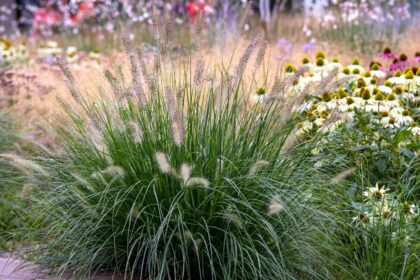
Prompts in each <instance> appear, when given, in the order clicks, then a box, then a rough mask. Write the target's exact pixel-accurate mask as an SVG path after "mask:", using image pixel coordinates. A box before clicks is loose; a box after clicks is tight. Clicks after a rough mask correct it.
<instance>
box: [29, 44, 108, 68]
mask: <svg viewBox="0 0 420 280" xmlns="http://www.w3.org/2000/svg"><path fill="white" fill-rule="evenodd" d="M37 55H38V58H39V60H40V61H41V62H42V63H46V64H54V63H55V62H56V57H62V58H63V59H65V60H66V61H67V62H68V63H75V62H79V61H80V59H82V58H83V57H85V56H86V55H85V53H83V52H80V51H78V50H77V48H76V47H74V46H69V47H67V48H66V49H63V48H61V47H60V46H59V44H58V43H57V42H55V41H47V42H45V43H44V44H41V45H40V46H39V47H38V49H37ZM87 57H88V58H90V59H91V60H93V61H97V60H98V59H99V58H100V55H99V53H98V52H97V51H90V52H89V53H88V54H87Z"/></svg>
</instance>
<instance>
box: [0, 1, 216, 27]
mask: <svg viewBox="0 0 420 280" xmlns="http://www.w3.org/2000/svg"><path fill="white" fill-rule="evenodd" d="M21 8H23V10H24V12H23V13H22V18H20V19H19V21H20V22H21V23H24V24H25V25H27V26H30V27H31V29H32V32H33V33H35V34H39V35H52V34H54V33H57V32H59V31H64V30H69V31H71V32H73V33H79V32H80V31H81V30H82V28H83V27H86V26H88V29H89V30H90V31H93V32H97V33H101V32H114V31H115V28H116V26H117V25H118V22H119V21H121V20H124V21H126V22H127V25H132V24H136V23H146V24H148V25H150V24H152V15H153V12H154V11H153V10H154V9H156V12H157V13H160V14H163V13H166V12H168V13H171V14H172V15H173V16H174V17H173V18H174V22H175V23H178V24H181V23H183V22H185V20H186V19H191V20H193V21H194V20H195V18H196V17H197V15H198V14H202V15H204V16H205V17H210V16H213V15H214V14H215V9H214V7H213V4H212V3H211V1H205V0H196V1H163V0H157V1H115V0H104V1H96V0H78V1H55V0H54V1H53V0H46V1H41V2H40V4H39V5H29V4H26V5H25V6H22V7H21ZM14 9H16V6H15V5H13V6H11V7H3V8H2V9H0V16H8V15H10V14H14V13H15V11H14ZM3 32H8V30H4V29H0V34H2V33H3ZM9 35H10V34H9Z"/></svg>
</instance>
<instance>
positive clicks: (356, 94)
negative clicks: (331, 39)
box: [286, 52, 420, 137]
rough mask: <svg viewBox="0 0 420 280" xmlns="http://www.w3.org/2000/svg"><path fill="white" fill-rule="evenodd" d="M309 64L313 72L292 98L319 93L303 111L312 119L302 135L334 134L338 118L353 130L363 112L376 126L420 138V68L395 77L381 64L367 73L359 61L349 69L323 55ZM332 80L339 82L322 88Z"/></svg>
mask: <svg viewBox="0 0 420 280" xmlns="http://www.w3.org/2000/svg"><path fill="white" fill-rule="evenodd" d="M303 65H304V66H305V67H308V68H309V69H310V71H309V72H307V73H306V74H305V75H303V76H302V77H300V79H299V80H298V81H297V82H295V83H294V85H293V86H292V87H291V88H290V89H289V92H288V93H287V94H288V96H293V95H297V94H300V93H302V92H304V91H307V90H310V89H311V88H315V90H313V91H314V92H316V93H315V96H312V97H311V99H310V100H309V101H308V102H307V103H306V104H305V105H304V106H303V107H301V108H297V109H299V110H301V111H302V112H303V113H304V114H305V115H306V116H307V118H306V120H305V121H304V122H303V123H301V128H300V130H299V133H304V132H309V131H311V130H312V129H315V130H318V129H323V130H325V129H326V128H328V131H331V130H332V129H333V128H337V125H338V122H337V120H333V121H334V124H335V125H333V126H331V125H330V123H329V122H330V121H332V118H331V116H334V117H335V116H336V115H337V114H339V115H340V122H343V121H344V120H345V121H346V122H347V123H349V124H350V125H351V123H352V122H353V119H354V118H355V116H356V114H359V113H362V114H365V115H368V116H369V124H370V125H371V126H372V127H377V126H382V127H383V128H386V129H389V130H391V131H393V132H397V131H398V130H400V129H408V130H410V131H411V133H412V134H413V135H414V136H417V137H418V136H420V127H419V125H418V121H419V120H418V118H419V116H418V111H419V109H418V105H419V103H420V70H418V69H417V68H415V67H412V68H407V69H405V70H404V71H403V72H402V71H397V72H395V73H394V75H391V74H390V73H389V72H385V71H384V70H383V69H382V68H381V67H380V66H379V65H378V64H375V63H373V64H372V65H371V67H370V69H365V68H364V67H363V66H361V65H360V63H359V61H358V60H354V61H353V63H352V64H351V65H348V66H346V67H344V66H343V65H341V64H340V63H339V62H338V60H337V59H333V60H332V61H328V60H327V59H326V57H325V55H324V54H323V53H322V52H318V53H317V55H316V58H315V61H314V62H310V61H309V59H308V58H305V59H303ZM381 69H382V70H381ZM295 71H296V68H295V67H293V66H291V65H288V66H287V67H286V75H294V72H295ZM334 71H335V72H336V73H337V74H336V75H334V73H333V72H334ZM329 75H333V76H335V78H334V80H333V81H330V83H329V84H327V85H322V83H323V81H324V80H325V78H326V77H328V76H329ZM320 86H321V87H320ZM316 88H318V89H316ZM328 125H329V126H328ZM326 126H328V127H326Z"/></svg>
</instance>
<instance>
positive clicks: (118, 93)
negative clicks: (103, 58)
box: [104, 70, 124, 100]
mask: <svg viewBox="0 0 420 280" xmlns="http://www.w3.org/2000/svg"><path fill="white" fill-rule="evenodd" d="M104 76H105V78H106V80H107V81H108V83H109V85H110V86H111V89H112V93H113V94H114V97H115V98H116V99H117V100H120V99H121V97H122V96H123V92H124V90H123V89H122V88H121V86H120V85H119V84H118V80H117V78H115V77H114V75H112V73H111V71H109V70H105V71H104Z"/></svg>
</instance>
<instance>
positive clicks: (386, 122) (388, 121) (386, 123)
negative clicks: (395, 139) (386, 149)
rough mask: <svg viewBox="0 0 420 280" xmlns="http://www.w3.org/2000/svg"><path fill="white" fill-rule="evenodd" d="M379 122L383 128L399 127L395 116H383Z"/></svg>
mask: <svg viewBox="0 0 420 280" xmlns="http://www.w3.org/2000/svg"><path fill="white" fill-rule="evenodd" d="M381 124H382V125H383V127H385V128H399V127H400V125H399V124H398V123H397V122H396V120H395V118H392V117H383V118H382V119H381Z"/></svg>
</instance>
